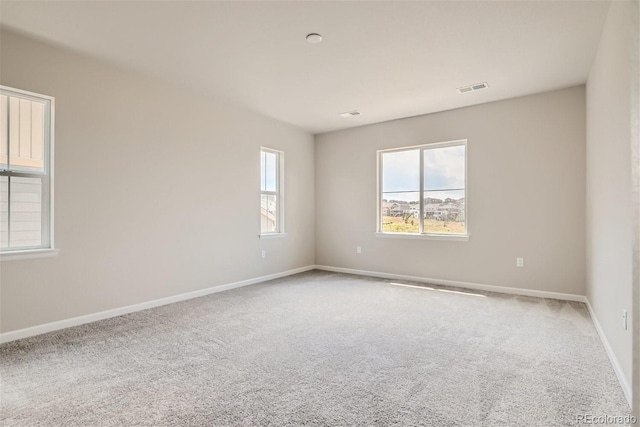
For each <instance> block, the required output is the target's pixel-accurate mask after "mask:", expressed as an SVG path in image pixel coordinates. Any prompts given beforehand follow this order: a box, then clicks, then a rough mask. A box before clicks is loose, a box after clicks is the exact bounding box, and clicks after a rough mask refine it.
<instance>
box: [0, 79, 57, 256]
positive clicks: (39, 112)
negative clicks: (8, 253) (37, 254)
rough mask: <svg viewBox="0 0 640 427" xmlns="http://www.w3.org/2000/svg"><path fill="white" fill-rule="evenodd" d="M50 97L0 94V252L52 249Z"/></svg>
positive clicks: (20, 93)
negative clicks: (48, 158)
mask: <svg viewBox="0 0 640 427" xmlns="http://www.w3.org/2000/svg"><path fill="white" fill-rule="evenodd" d="M50 102H51V101H50V99H47V98H43V99H39V97H37V96H35V95H33V94H28V93H23V92H22V91H17V90H13V89H9V88H5V87H3V88H2V90H1V93H0V248H2V250H3V251H5V250H15V249H31V248H42V247H47V245H48V243H49V242H48V241H47V240H48V236H47V233H46V232H47V227H48V225H49V224H48V222H49V217H48V207H49V197H48V194H49V179H50V176H49V168H48V165H47V163H46V161H47V150H48V149H49V135H48V132H47V130H48V128H49V123H50V116H49V115H50V111H51V104H50Z"/></svg>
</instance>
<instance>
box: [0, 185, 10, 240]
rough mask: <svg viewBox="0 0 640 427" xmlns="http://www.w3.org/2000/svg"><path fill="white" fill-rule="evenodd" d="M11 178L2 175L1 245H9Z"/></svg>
mask: <svg viewBox="0 0 640 427" xmlns="http://www.w3.org/2000/svg"><path fill="white" fill-rule="evenodd" d="M8 191H9V178H8V177H6V176H0V247H1V248H6V247H8V246H9V203H8V200H9V199H8V196H9V192H8Z"/></svg>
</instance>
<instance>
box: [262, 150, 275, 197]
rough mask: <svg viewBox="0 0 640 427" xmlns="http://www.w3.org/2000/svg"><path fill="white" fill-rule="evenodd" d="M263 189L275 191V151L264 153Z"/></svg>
mask: <svg viewBox="0 0 640 427" xmlns="http://www.w3.org/2000/svg"><path fill="white" fill-rule="evenodd" d="M265 168H266V173H265V190H266V191H276V185H277V183H276V180H277V173H276V170H277V169H276V168H277V155H276V154H275V153H269V152H266V153H265Z"/></svg>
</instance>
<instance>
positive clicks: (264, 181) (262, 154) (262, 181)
mask: <svg viewBox="0 0 640 427" xmlns="http://www.w3.org/2000/svg"><path fill="white" fill-rule="evenodd" d="M265 155H266V153H265V152H264V151H260V191H266V189H267V178H266V172H267V169H266V165H265Z"/></svg>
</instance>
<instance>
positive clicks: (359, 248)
mask: <svg viewBox="0 0 640 427" xmlns="http://www.w3.org/2000/svg"><path fill="white" fill-rule="evenodd" d="M356 253H357V254H361V253H362V246H356Z"/></svg>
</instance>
